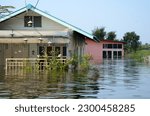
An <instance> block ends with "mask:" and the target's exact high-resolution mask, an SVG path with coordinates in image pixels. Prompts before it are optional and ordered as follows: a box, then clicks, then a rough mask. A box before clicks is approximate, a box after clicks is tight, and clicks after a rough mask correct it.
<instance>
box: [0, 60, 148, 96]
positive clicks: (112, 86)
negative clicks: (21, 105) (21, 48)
mask: <svg viewBox="0 0 150 116" xmlns="http://www.w3.org/2000/svg"><path fill="white" fill-rule="evenodd" d="M149 82H150V65H148V64H142V63H137V62H134V61H131V60H114V61H111V60H105V61H104V62H103V63H102V64H98V65H93V66H92V67H91V69H90V70H89V71H88V72H84V73H83V71H82V72H78V73H77V72H76V73H73V72H67V73H63V74H62V73H61V74H59V73H54V74H51V73H40V74H39V75H32V74H28V75H24V76H21V75H20V76H19V75H17V76H10V75H9V76H4V70H3V67H2V68H1V70H0V98H1V99H2V98H9V99H20V98H21V99H22V98H29V99H66V98H73V99H149V98H150V84H149Z"/></svg>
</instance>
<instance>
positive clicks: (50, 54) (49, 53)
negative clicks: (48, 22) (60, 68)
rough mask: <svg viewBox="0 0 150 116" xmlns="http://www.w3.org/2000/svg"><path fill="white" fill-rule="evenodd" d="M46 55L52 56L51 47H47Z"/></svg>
mask: <svg viewBox="0 0 150 116" xmlns="http://www.w3.org/2000/svg"><path fill="white" fill-rule="evenodd" d="M47 55H48V56H52V47H51V46H49V47H47Z"/></svg>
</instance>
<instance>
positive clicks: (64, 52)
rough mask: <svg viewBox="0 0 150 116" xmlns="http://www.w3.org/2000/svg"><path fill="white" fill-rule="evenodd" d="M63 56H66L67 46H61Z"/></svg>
mask: <svg viewBox="0 0 150 116" xmlns="http://www.w3.org/2000/svg"><path fill="white" fill-rule="evenodd" d="M63 56H67V47H63Z"/></svg>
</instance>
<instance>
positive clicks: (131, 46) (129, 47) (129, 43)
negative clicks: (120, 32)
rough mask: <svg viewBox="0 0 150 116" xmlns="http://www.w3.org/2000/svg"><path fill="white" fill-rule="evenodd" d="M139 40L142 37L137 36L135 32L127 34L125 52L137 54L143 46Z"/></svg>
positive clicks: (124, 38) (124, 37)
mask: <svg viewBox="0 0 150 116" xmlns="http://www.w3.org/2000/svg"><path fill="white" fill-rule="evenodd" d="M139 40H140V36H139V35H137V34H136V33H135V32H127V33H125V35H124V36H123V41H124V42H126V45H125V51H126V52H136V51H137V49H138V48H139V47H140V44H141V42H140V41H139Z"/></svg>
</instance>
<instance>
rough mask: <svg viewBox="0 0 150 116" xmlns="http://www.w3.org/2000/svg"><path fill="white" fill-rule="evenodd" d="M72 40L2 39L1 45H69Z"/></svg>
mask: <svg viewBox="0 0 150 116" xmlns="http://www.w3.org/2000/svg"><path fill="white" fill-rule="evenodd" d="M69 42H70V40H69V39H68V38H61V37H57V38H2V39H0V44H1V43H2V44H8V43H15V44H19V43H39V44H42V43H45V44H68V43H69Z"/></svg>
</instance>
